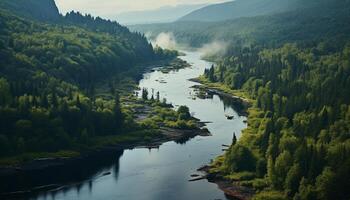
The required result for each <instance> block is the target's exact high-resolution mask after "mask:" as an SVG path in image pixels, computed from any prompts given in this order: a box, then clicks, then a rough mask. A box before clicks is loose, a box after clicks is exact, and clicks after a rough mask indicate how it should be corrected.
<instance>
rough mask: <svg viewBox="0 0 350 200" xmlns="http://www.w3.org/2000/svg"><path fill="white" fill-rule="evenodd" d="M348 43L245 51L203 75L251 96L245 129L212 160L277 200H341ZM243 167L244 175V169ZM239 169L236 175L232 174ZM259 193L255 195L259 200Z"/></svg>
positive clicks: (349, 80) (347, 163)
mask: <svg viewBox="0 0 350 200" xmlns="http://www.w3.org/2000/svg"><path fill="white" fill-rule="evenodd" d="M349 61H350V43H348V44H344V45H340V47H339V50H334V51H332V50H329V49H327V42H320V43H318V44H316V46H310V47H309V48H305V47H302V48H301V47H299V46H298V45H297V44H285V45H284V46H283V47H281V48H276V49H266V48H258V47H251V48H243V49H241V51H239V53H237V55H232V56H230V57H227V58H225V59H223V60H222V61H220V62H219V63H218V64H217V66H216V67H215V69H214V68H212V69H211V70H206V72H205V77H206V78H207V79H208V80H209V81H211V82H219V83H222V84H225V85H227V86H229V87H230V88H231V89H233V90H239V91H243V92H244V93H245V94H246V96H248V97H249V98H251V99H252V100H253V101H254V106H253V107H252V108H250V110H249V116H248V128H247V129H246V130H244V131H243V134H242V137H241V139H240V140H239V142H238V143H237V144H233V145H232V146H231V148H230V149H229V151H228V152H227V153H226V154H225V155H224V157H222V158H220V159H218V160H217V162H216V163H215V165H217V166H216V167H217V168H218V170H219V171H222V172H224V173H225V174H227V175H228V176H230V175H233V177H234V178H237V176H239V175H238V174H240V173H242V174H243V175H242V177H240V178H242V180H243V181H242V184H245V185H247V186H252V187H256V188H257V189H258V190H261V191H265V190H266V191H270V190H272V191H274V190H277V191H280V194H281V195H280V197H279V198H277V197H274V198H276V199H284V198H286V197H288V198H291V199H347V198H349V195H350V194H349V192H348V188H349V186H350V185H349V180H350V176H349V175H350V174H349V171H350V168H349V167H350V160H349V156H350V137H349V131H350V126H349V125H350V121H349V120H350V104H349V103H350V93H349V88H350V63H349ZM243 172H250V173H248V174H249V175H247V173H243ZM237 173H238V174H237ZM264 195H266V194H264V193H262V194H261V196H259V195H258V196H257V197H256V199H264V198H266V196H264Z"/></svg>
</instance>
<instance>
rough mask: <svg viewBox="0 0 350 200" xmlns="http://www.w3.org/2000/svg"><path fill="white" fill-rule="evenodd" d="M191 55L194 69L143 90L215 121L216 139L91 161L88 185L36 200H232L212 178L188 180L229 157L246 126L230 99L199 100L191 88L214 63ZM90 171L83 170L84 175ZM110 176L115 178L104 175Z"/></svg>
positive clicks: (153, 79)
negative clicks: (220, 157)
mask: <svg viewBox="0 0 350 200" xmlns="http://www.w3.org/2000/svg"><path fill="white" fill-rule="evenodd" d="M186 53H187V55H186V56H183V57H182V59H184V60H186V61H188V62H189V63H191V64H193V67H191V68H187V69H182V70H179V71H177V72H175V71H174V72H170V73H168V74H163V73H162V72H159V71H156V72H152V73H147V74H145V75H144V79H143V80H142V81H141V82H140V87H141V88H148V89H149V91H152V89H153V90H154V91H155V92H157V91H159V92H160V94H161V97H162V98H163V97H165V98H166V99H168V101H169V102H171V103H173V104H174V105H187V106H188V107H189V108H190V110H191V112H192V113H193V115H194V116H195V117H197V118H199V119H201V120H202V121H210V122H212V123H210V124H208V125H207V128H208V129H209V130H210V132H211V133H212V134H213V136H210V137H200V136H198V137H195V138H193V139H191V140H189V141H187V142H186V143H183V144H179V143H175V142H168V143H165V144H163V145H162V146H160V148H159V149H152V150H149V149H133V150H125V151H124V152H120V153H117V154H116V155H115V156H111V157H110V161H109V162H106V163H95V162H93V163H90V164H91V165H93V166H97V167H96V169H95V170H96V171H95V172H93V173H90V174H89V175H88V176H87V177H85V181H82V182H80V183H78V184H72V185H68V186H67V187H65V188H64V189H62V190H58V191H55V192H46V193H42V194H39V195H38V196H37V197H33V198H31V199H40V200H43V199H56V200H61V199H67V200H73V199H74V200H75V199H81V200H106V199H118V200H124V199H125V200H158V199H159V200H164V199H167V200H175V199H176V200H178V199H186V200H187V199H190V200H193V199H200V200H206V199H207V200H214V199H226V198H225V196H224V194H223V192H222V191H220V190H219V189H218V188H217V186H216V185H215V184H212V183H208V182H207V181H206V180H201V181H197V182H188V179H190V175H191V174H194V173H198V172H196V169H197V168H199V167H200V166H202V165H204V164H207V163H208V162H210V160H211V159H213V158H215V157H216V156H217V155H220V154H222V153H223V152H222V146H221V145H222V144H230V142H231V140H232V133H233V132H236V133H237V135H238V136H239V134H240V132H241V130H242V129H243V128H245V127H246V125H245V124H244V123H243V121H244V120H245V117H242V116H238V114H237V113H236V112H235V110H234V109H233V108H232V107H231V106H230V104H229V101H224V100H223V99H221V98H219V97H218V96H216V95H214V96H213V98H212V99H199V98H194V97H193V94H194V91H193V89H191V86H193V85H195V84H196V83H193V82H190V81H188V79H190V78H194V77H197V76H199V75H201V74H202V73H203V71H204V69H205V68H208V67H209V66H210V65H211V64H210V63H208V62H206V61H203V60H201V59H200V54H199V53H197V52H186ZM157 80H158V81H157ZM162 80H163V81H162ZM225 114H230V115H234V116H235V118H234V120H227V119H226V117H225ZM84 168H85V167H84V166H82V171H83V169H84ZM105 173H110V174H108V175H105V176H103V174H105Z"/></svg>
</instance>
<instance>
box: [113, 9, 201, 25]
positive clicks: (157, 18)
mask: <svg viewBox="0 0 350 200" xmlns="http://www.w3.org/2000/svg"><path fill="white" fill-rule="evenodd" d="M206 5H207V4H184V5H178V6H163V7H160V8H158V9H153V10H144V11H131V12H124V13H121V14H118V15H116V16H109V17H108V18H110V19H115V20H117V21H119V22H120V23H122V24H148V23H159V22H173V21H175V20H177V19H179V18H180V17H182V16H184V15H187V14H189V13H190V12H192V11H194V10H197V9H200V8H202V7H204V6H206Z"/></svg>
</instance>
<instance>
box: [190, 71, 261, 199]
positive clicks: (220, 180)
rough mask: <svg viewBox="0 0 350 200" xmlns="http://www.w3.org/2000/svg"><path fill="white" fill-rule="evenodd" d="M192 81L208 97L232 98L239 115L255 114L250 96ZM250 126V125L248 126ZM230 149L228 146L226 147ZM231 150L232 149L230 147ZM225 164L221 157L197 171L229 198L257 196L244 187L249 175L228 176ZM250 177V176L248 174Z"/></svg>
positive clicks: (213, 84)
mask: <svg viewBox="0 0 350 200" xmlns="http://www.w3.org/2000/svg"><path fill="white" fill-rule="evenodd" d="M190 81H193V82H196V83H200V84H201V85H196V86H194V88H195V89H198V90H200V91H204V92H205V93H206V95H209V96H210V95H212V94H216V95H220V96H224V97H227V98H230V99H231V100H232V102H233V103H234V104H235V105H236V106H235V108H236V109H237V111H238V112H239V113H241V114H242V115H245V116H247V117H248V119H249V117H250V116H251V115H252V113H254V109H253V108H252V106H253V104H254V100H252V99H250V98H249V97H248V95H246V94H245V93H244V92H242V91H238V90H232V89H230V88H229V87H227V86H225V85H222V84H220V83H212V82H209V81H208V80H206V79H205V78H204V77H202V76H201V77H198V78H193V79H190ZM248 126H249V125H248ZM224 147H228V146H226V145H225V146H224ZM228 148H230V147H228ZM222 163H223V156H219V157H218V158H216V159H215V161H214V162H213V163H210V164H209V165H205V166H203V167H201V168H199V169H198V170H197V171H200V172H203V173H205V175H204V176H203V178H206V179H207V180H208V181H209V182H211V183H215V184H217V185H218V187H219V188H220V190H222V191H223V192H224V193H225V195H226V196H227V198H229V199H234V200H249V199H251V198H252V197H253V196H254V194H255V189H254V188H253V187H247V186H244V184H241V183H242V180H244V178H243V179H242V177H243V176H247V174H239V173H237V174H236V177H232V176H230V175H228V174H225V173H224V172H223V171H222V170H223V169H222V168H221V165H222ZM248 176H250V174H248Z"/></svg>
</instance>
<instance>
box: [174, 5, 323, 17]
mask: <svg viewBox="0 0 350 200" xmlns="http://www.w3.org/2000/svg"><path fill="white" fill-rule="evenodd" d="M321 1H322V0H318V1H317V0H309V1H307V2H302V4H304V5H303V7H304V6H305V7H306V6H307V5H309V4H310V3H312V2H321ZM300 5H301V4H300V0H235V1H230V2H225V3H220V4H214V5H209V6H206V7H204V8H201V9H198V10H196V11H193V12H191V13H189V14H188V15H185V16H184V17H182V18H180V19H179V21H206V22H213V21H224V20H232V19H237V18H241V17H255V16H260V15H271V14H277V13H281V12H286V11H290V10H293V9H296V8H298V7H300Z"/></svg>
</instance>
